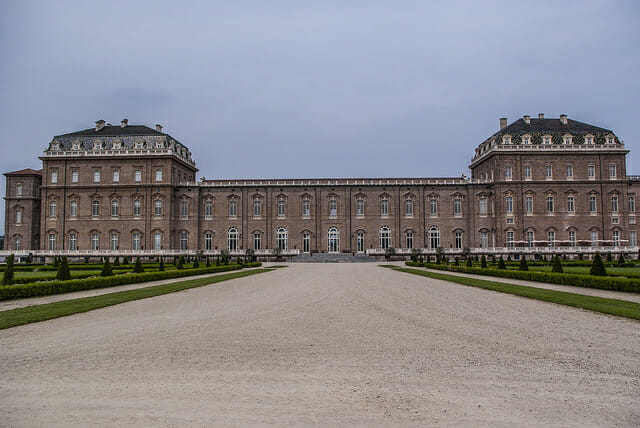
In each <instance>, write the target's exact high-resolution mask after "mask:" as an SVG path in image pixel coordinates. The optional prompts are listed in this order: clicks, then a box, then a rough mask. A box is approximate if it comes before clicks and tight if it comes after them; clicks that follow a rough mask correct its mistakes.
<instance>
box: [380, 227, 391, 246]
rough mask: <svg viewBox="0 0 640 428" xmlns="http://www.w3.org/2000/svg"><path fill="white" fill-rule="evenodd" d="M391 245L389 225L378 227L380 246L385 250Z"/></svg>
mask: <svg viewBox="0 0 640 428" xmlns="http://www.w3.org/2000/svg"><path fill="white" fill-rule="evenodd" d="M389 247H391V229H389V226H382V227H381V228H380V248H382V249H383V250H386V249H387V248H389Z"/></svg>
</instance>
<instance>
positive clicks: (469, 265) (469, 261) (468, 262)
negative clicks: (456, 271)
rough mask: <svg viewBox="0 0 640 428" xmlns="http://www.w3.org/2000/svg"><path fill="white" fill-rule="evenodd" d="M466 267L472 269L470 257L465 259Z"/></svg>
mask: <svg viewBox="0 0 640 428" xmlns="http://www.w3.org/2000/svg"><path fill="white" fill-rule="evenodd" d="M467 266H468V267H473V263H472V262H471V257H467Z"/></svg>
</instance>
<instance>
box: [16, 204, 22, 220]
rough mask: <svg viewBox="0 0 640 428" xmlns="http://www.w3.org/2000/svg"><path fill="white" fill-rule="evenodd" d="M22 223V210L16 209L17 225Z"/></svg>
mask: <svg viewBox="0 0 640 428" xmlns="http://www.w3.org/2000/svg"><path fill="white" fill-rule="evenodd" d="M21 223H22V209H21V208H16V224H21Z"/></svg>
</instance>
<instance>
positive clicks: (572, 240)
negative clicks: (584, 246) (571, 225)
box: [569, 230, 576, 247]
mask: <svg viewBox="0 0 640 428" xmlns="http://www.w3.org/2000/svg"><path fill="white" fill-rule="evenodd" d="M569 246H571V247H575V246H576V231H575V230H570V231H569Z"/></svg>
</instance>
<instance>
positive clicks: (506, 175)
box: [504, 166, 512, 180]
mask: <svg viewBox="0 0 640 428" xmlns="http://www.w3.org/2000/svg"><path fill="white" fill-rule="evenodd" d="M511 177H512V170H511V167H510V166H505V167H504V179H505V180H511Z"/></svg>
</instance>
